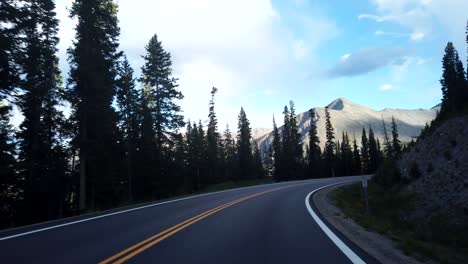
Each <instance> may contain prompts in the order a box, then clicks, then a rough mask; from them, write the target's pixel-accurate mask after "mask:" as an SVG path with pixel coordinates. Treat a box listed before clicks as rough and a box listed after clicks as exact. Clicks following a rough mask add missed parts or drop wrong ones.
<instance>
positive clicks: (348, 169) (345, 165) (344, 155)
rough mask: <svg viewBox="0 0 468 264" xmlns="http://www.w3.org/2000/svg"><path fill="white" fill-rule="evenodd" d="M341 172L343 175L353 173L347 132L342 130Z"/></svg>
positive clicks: (351, 152)
mask: <svg viewBox="0 0 468 264" xmlns="http://www.w3.org/2000/svg"><path fill="white" fill-rule="evenodd" d="M340 149H341V162H342V173H343V175H344V176H351V175H353V151H352V149H351V144H350V142H349V136H348V133H347V132H346V133H345V132H343V134H342V143H341V148H340Z"/></svg>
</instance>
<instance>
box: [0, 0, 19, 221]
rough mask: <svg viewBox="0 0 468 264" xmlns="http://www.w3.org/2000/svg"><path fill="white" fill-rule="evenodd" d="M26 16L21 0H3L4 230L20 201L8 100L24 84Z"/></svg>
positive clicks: (0, 118) (0, 127) (0, 166)
mask: <svg viewBox="0 0 468 264" xmlns="http://www.w3.org/2000/svg"><path fill="white" fill-rule="evenodd" d="M22 18H24V14H22V13H21V11H20V8H19V7H18V6H17V1H14V0H3V1H0V204H1V206H0V229H1V228H6V227H10V226H12V224H13V221H14V218H15V215H16V211H15V208H16V202H17V201H18V200H19V197H18V196H17V195H16V194H18V193H19V189H18V188H19V182H18V177H17V175H16V169H15V167H16V165H17V164H16V159H15V155H16V153H15V144H14V141H13V131H14V130H13V128H12V127H11V125H10V124H9V122H10V111H11V107H10V106H8V105H7V104H6V102H5V100H7V99H9V97H11V96H13V95H14V93H15V90H16V87H17V86H18V85H19V83H20V78H19V75H20V68H19V62H20V59H21V55H22V54H23V52H22V50H21V46H20V42H19V35H20V34H19V31H20V29H21V27H20V26H19V24H20V23H21V19H22Z"/></svg>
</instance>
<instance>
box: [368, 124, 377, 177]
mask: <svg viewBox="0 0 468 264" xmlns="http://www.w3.org/2000/svg"><path fill="white" fill-rule="evenodd" d="M379 147H380V144H377V140H376V138H375V135H374V131H372V127H369V167H368V170H369V173H374V172H375V171H376V170H377V167H378V165H379V159H380V157H379V155H380V153H379V152H380V151H379Z"/></svg>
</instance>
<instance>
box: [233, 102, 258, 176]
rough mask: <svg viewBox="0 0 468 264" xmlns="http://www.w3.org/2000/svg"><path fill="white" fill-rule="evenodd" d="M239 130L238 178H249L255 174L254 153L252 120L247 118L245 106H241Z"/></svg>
mask: <svg viewBox="0 0 468 264" xmlns="http://www.w3.org/2000/svg"><path fill="white" fill-rule="evenodd" d="M238 120H239V122H238V130H237V131H238V132H237V155H238V161H239V175H238V179H249V178H252V176H253V173H252V171H253V169H254V160H253V155H252V146H251V143H250V140H251V139H252V135H251V130H250V122H249V120H248V119H247V115H246V114H245V111H244V108H241V111H240V113H239V117H238Z"/></svg>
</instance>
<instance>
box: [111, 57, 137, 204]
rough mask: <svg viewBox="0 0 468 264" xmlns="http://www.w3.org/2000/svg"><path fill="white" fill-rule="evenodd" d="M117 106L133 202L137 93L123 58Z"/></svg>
mask: <svg viewBox="0 0 468 264" xmlns="http://www.w3.org/2000/svg"><path fill="white" fill-rule="evenodd" d="M118 70H119V71H118V74H119V78H118V80H117V106H118V114H119V122H118V126H119V129H120V131H121V134H122V137H123V141H124V145H125V160H126V169H127V182H128V191H127V192H128V198H129V200H133V192H134V191H135V187H134V186H133V181H134V175H135V173H136V162H137V143H138V140H139V129H140V128H139V124H140V121H141V120H140V119H141V118H140V113H141V111H140V109H139V103H138V99H139V98H138V97H139V94H138V91H137V90H136V88H135V78H134V77H133V69H132V67H131V66H130V63H129V62H128V60H127V58H126V57H124V58H123V61H122V62H120V65H119V69H118Z"/></svg>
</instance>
